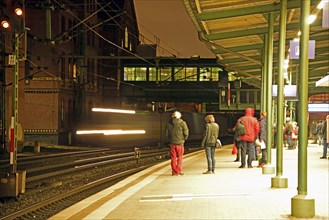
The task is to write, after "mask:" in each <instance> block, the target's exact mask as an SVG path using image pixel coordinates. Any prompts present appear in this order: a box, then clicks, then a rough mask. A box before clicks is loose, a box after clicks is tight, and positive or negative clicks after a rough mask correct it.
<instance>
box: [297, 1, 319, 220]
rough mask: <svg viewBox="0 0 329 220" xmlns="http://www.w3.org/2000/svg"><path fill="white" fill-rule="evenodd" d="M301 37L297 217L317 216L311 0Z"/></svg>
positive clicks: (303, 14)
mask: <svg viewBox="0 0 329 220" xmlns="http://www.w3.org/2000/svg"><path fill="white" fill-rule="evenodd" d="M301 4H302V7H301V16H300V25H301V28H300V29H301V37H300V41H299V48H300V50H299V51H300V56H299V67H300V71H299V75H298V79H299V80H298V99H299V102H298V110H299V112H298V125H299V129H298V187H297V190H298V195H296V196H294V197H293V198H292V199H291V215H292V216H294V217H297V218H312V217H313V216H315V202H314V199H312V198H310V197H309V196H307V146H308V139H307V138H308V128H307V125H308V122H307V118H308V117H307V114H308V42H309V34H310V33H309V24H308V22H307V18H308V16H309V15H310V0H301Z"/></svg>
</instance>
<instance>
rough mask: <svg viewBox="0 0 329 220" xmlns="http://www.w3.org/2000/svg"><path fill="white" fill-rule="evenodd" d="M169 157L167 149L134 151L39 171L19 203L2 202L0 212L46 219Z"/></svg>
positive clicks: (7, 216)
mask: <svg viewBox="0 0 329 220" xmlns="http://www.w3.org/2000/svg"><path fill="white" fill-rule="evenodd" d="M166 155H168V150H152V151H151V150H149V151H143V152H142V153H141V154H140V155H139V156H140V157H139V158H136V155H135V152H134V153H123V154H115V155H107V156H99V157H93V158H84V159H78V160H73V161H70V162H67V164H57V165H51V166H44V167H43V168H38V171H36V172H34V174H36V175H32V174H33V172H31V173H32V174H31V175H28V177H27V180H26V189H27V190H26V192H25V193H24V194H21V195H19V196H18V198H16V200H14V199H9V200H2V203H0V206H1V207H0V209H1V210H5V211H4V212H1V214H0V219H46V218H47V216H48V217H50V216H51V215H54V214H55V213H56V212H59V211H61V210H62V209H64V208H66V207H68V206H69V205H72V204H74V203H76V202H78V201H80V200H81V199H83V198H86V197H88V196H90V195H92V194H95V193H96V192H99V191H101V190H102V189H104V188H107V187H109V186H111V185H113V184H114V183H116V182H118V181H120V180H121V179H124V178H126V177H128V176H129V175H132V174H133V173H135V172H138V171H140V170H143V169H145V168H147V167H149V166H151V165H154V164H156V163H158V162H161V161H163V160H165V159H168V158H167V157H166ZM36 169H37V168H34V169H31V170H36ZM27 173H29V170H27ZM55 207H56V208H55Z"/></svg>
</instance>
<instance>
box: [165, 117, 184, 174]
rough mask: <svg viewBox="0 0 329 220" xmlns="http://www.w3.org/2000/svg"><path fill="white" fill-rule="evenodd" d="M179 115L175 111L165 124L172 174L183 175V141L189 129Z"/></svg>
mask: <svg viewBox="0 0 329 220" xmlns="http://www.w3.org/2000/svg"><path fill="white" fill-rule="evenodd" d="M181 117H182V114H181V113H180V112H178V111H175V112H174V113H173V114H172V118H171V120H170V121H169V122H168V123H167V126H166V136H167V138H168V139H169V145H170V156H171V170H172V175H173V176H178V175H184V173H182V163H183V155H184V143H185V141H186V140H187V138H188V135H189V130H188V127H187V124H186V122H185V121H183V120H182V119H181Z"/></svg>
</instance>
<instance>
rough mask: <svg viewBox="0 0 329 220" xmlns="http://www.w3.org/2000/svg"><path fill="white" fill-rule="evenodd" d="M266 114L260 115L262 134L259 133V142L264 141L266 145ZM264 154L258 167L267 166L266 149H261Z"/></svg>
mask: <svg viewBox="0 0 329 220" xmlns="http://www.w3.org/2000/svg"><path fill="white" fill-rule="evenodd" d="M266 124H267V119H266V112H262V113H260V119H259V125H260V132H259V140H260V141H264V142H265V143H266ZM261 152H262V159H261V163H260V164H259V165H258V166H257V167H263V166H265V164H266V148H263V149H261Z"/></svg>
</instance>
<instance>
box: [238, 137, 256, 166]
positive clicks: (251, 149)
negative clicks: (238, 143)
mask: <svg viewBox="0 0 329 220" xmlns="http://www.w3.org/2000/svg"><path fill="white" fill-rule="evenodd" d="M246 155H248V161H247V163H248V166H251V163H252V161H253V159H254V158H255V142H248V141H242V147H241V165H242V166H246Z"/></svg>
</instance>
